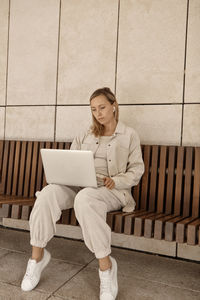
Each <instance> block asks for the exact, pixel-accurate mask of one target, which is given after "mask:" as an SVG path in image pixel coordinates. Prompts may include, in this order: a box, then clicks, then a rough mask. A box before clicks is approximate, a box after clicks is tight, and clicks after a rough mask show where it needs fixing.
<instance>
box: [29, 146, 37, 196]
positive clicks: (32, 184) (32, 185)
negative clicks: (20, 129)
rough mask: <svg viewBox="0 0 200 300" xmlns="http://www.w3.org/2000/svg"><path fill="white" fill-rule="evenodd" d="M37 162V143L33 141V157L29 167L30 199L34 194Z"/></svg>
mask: <svg viewBox="0 0 200 300" xmlns="http://www.w3.org/2000/svg"><path fill="white" fill-rule="evenodd" d="M38 160H39V142H36V141H35V142H34V143H33V156H32V167H31V180H30V192H29V196H30V197H34V195H35V192H36V178H37V165H38Z"/></svg>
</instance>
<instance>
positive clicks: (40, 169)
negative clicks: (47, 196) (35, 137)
mask: <svg viewBox="0 0 200 300" xmlns="http://www.w3.org/2000/svg"><path fill="white" fill-rule="evenodd" d="M43 148H45V143H44V142H40V143H39V157H38V168H37V180H36V191H41V189H42V183H43V167H42V158H41V153H40V150H41V149H43Z"/></svg>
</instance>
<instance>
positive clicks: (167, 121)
mask: <svg viewBox="0 0 200 300" xmlns="http://www.w3.org/2000/svg"><path fill="white" fill-rule="evenodd" d="M181 115H182V110H181V105H164V106H163V105H146V106H142V105H141V106H140V105H137V106H120V119H121V120H122V121H124V123H126V124H127V125H129V126H131V127H133V128H134V129H135V130H136V131H137V132H138V134H139V136H140V140H141V143H143V144H160V145H180V140H181Z"/></svg>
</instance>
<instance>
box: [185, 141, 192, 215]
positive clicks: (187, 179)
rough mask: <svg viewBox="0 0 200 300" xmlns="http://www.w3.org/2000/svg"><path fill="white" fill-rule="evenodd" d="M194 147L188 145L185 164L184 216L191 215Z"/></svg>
mask: <svg viewBox="0 0 200 300" xmlns="http://www.w3.org/2000/svg"><path fill="white" fill-rule="evenodd" d="M192 158H193V149H192V147H186V166H185V184H184V203H183V216H185V217H188V216H189V215H190V199H191V181H192Z"/></svg>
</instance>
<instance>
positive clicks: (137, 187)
mask: <svg viewBox="0 0 200 300" xmlns="http://www.w3.org/2000/svg"><path fill="white" fill-rule="evenodd" d="M132 195H133V198H134V200H135V203H136V207H137V208H138V207H139V205H140V183H138V184H137V185H135V186H134V187H133V188H132Z"/></svg>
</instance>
